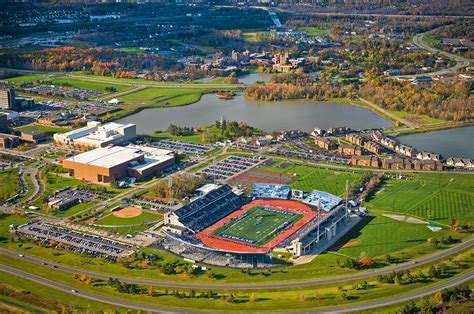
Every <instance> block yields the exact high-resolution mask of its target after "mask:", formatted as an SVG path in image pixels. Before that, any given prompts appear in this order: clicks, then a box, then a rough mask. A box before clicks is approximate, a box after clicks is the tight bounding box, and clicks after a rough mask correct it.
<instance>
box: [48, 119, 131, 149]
mask: <svg viewBox="0 0 474 314" xmlns="http://www.w3.org/2000/svg"><path fill="white" fill-rule="evenodd" d="M136 135H137V127H136V125H135V124H131V123H129V124H119V123H115V122H110V123H105V124H102V123H101V122H99V121H90V122H87V126H85V127H83V128H80V129H77V130H73V131H70V132H67V133H63V134H60V133H57V134H54V141H55V142H56V143H58V144H63V145H74V146H81V147H87V148H98V147H105V146H107V145H110V144H120V143H123V142H126V141H129V140H131V139H133V138H135V136H136Z"/></svg>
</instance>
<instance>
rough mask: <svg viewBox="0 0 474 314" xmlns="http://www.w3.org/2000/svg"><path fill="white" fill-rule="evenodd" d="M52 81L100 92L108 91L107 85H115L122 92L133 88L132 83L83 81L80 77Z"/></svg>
mask: <svg viewBox="0 0 474 314" xmlns="http://www.w3.org/2000/svg"><path fill="white" fill-rule="evenodd" d="M51 83H52V84H54V85H67V86H70V87H74V88H79V89H88V90H95V91H99V92H106V88H107V87H113V88H115V90H116V91H117V92H122V91H125V90H128V89H131V88H132V86H130V85H121V84H115V83H102V82H92V81H82V80H79V79H73V78H59V79H53V80H51Z"/></svg>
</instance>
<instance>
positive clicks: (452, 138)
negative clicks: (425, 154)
mask: <svg viewBox="0 0 474 314" xmlns="http://www.w3.org/2000/svg"><path fill="white" fill-rule="evenodd" d="M397 139H398V140H399V141H400V143H403V144H406V145H410V146H413V147H414V148H416V149H417V150H426V151H429V152H433V153H438V154H441V155H443V157H445V158H448V157H464V158H472V159H474V126H469V127H465V128H456V129H449V130H442V131H435V132H429V133H419V134H411V135H405V136H399V137H398V138H397Z"/></svg>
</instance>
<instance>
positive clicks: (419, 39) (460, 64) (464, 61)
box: [393, 33, 474, 78]
mask: <svg viewBox="0 0 474 314" xmlns="http://www.w3.org/2000/svg"><path fill="white" fill-rule="evenodd" d="M425 35H426V33H421V34H416V35H415V36H414V37H413V43H414V44H415V45H417V46H418V47H420V48H421V49H424V50H427V51H429V52H431V53H439V54H442V55H444V56H445V57H447V58H449V59H452V60H455V61H456V62H457V63H456V65H454V66H452V67H450V68H447V69H443V70H439V71H435V72H429V73H421V74H413V75H398V76H393V77H394V78H412V77H418V76H438V75H445V74H449V73H453V72H456V71H457V70H459V69H461V68H465V67H467V66H469V63H470V62H474V60H473V59H469V58H464V57H462V56H459V55H456V54H452V53H449V52H446V51H443V50H440V49H437V48H434V47H431V46H429V45H428V44H427V43H426V42H425V41H424V40H423V37H424V36H425Z"/></svg>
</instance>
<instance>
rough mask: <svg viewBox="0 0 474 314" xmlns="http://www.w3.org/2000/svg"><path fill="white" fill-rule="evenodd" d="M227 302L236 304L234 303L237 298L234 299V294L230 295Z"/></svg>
mask: <svg viewBox="0 0 474 314" xmlns="http://www.w3.org/2000/svg"><path fill="white" fill-rule="evenodd" d="M226 301H227V303H234V302H235V297H234V295H233V294H232V293H231V294H229V295H228V296H227V298H226Z"/></svg>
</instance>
